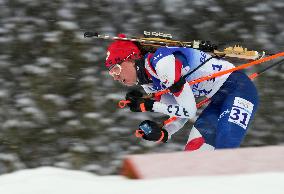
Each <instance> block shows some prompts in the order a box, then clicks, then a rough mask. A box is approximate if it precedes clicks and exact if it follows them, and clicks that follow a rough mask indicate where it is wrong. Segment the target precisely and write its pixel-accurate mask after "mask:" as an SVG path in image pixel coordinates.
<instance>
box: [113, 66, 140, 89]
mask: <svg viewBox="0 0 284 194" xmlns="http://www.w3.org/2000/svg"><path fill="white" fill-rule="evenodd" d="M109 74H110V75H111V76H112V77H113V79H114V80H116V81H119V82H121V83H122V84H124V85H126V86H133V85H135V84H136V82H137V74H136V69H135V62H134V61H123V62H122V63H121V64H120V65H115V66H114V67H113V68H111V69H110V70H109Z"/></svg>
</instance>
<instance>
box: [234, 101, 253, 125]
mask: <svg viewBox="0 0 284 194" xmlns="http://www.w3.org/2000/svg"><path fill="white" fill-rule="evenodd" d="M253 106H254V105H253V104H252V103H251V102H249V101H247V100H246V99H243V98H240V97H236V98H235V100H234V104H233V107H232V109H231V111H230V116H229V122H232V123H235V124H237V125H239V126H241V127H242V128H244V129H247V126H248V123H249V120H250V117H251V114H252V111H253Z"/></svg>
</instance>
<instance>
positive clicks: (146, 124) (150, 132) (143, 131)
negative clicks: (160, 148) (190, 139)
mask: <svg viewBox="0 0 284 194" xmlns="http://www.w3.org/2000/svg"><path fill="white" fill-rule="evenodd" d="M136 133H140V135H141V137H142V138H143V139H146V140H148V141H156V142H164V143H166V142H167V140H168V132H167V131H166V130H165V129H163V128H161V127H160V126H159V125H158V124H157V123H155V122H153V121H150V120H145V121H143V122H142V123H140V125H139V129H138V130H137V131H136Z"/></svg>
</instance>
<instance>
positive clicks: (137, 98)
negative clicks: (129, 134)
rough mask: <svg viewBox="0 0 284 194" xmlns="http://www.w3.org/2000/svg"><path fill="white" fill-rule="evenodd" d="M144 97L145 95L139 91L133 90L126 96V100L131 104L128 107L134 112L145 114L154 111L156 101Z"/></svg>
mask: <svg viewBox="0 0 284 194" xmlns="http://www.w3.org/2000/svg"><path fill="white" fill-rule="evenodd" d="M142 97H143V93H142V92H140V91H138V90H131V91H130V92H128V93H127V94H126V96H125V99H126V100H129V101H130V103H128V104H127V105H128V106H129V108H130V110H131V111H132V112H145V111H152V110H153V104H154V102H155V100H152V99H148V98H142Z"/></svg>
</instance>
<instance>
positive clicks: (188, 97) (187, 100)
mask: <svg viewBox="0 0 284 194" xmlns="http://www.w3.org/2000/svg"><path fill="white" fill-rule="evenodd" d="M155 70H156V73H157V75H158V77H159V79H160V80H161V81H162V82H163V84H164V85H165V86H166V87H170V86H172V85H173V84H174V83H176V82H177V81H179V79H180V77H181V70H182V63H181V62H180V61H179V60H178V59H176V58H175V56H174V55H168V56H165V57H163V58H161V59H160V60H159V61H158V62H157V65H156V68H155ZM173 96H174V98H175V100H176V102H177V103H175V104H165V103H162V102H155V103H154V105H153V111H154V112H160V113H164V114H167V115H169V116H177V117H180V118H189V119H192V118H193V117H195V115H196V111H197V108H196V102H195V98H194V95H193V93H192V89H191V88H190V86H189V84H184V86H183V87H182V88H181V89H180V91H179V92H176V93H173Z"/></svg>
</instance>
